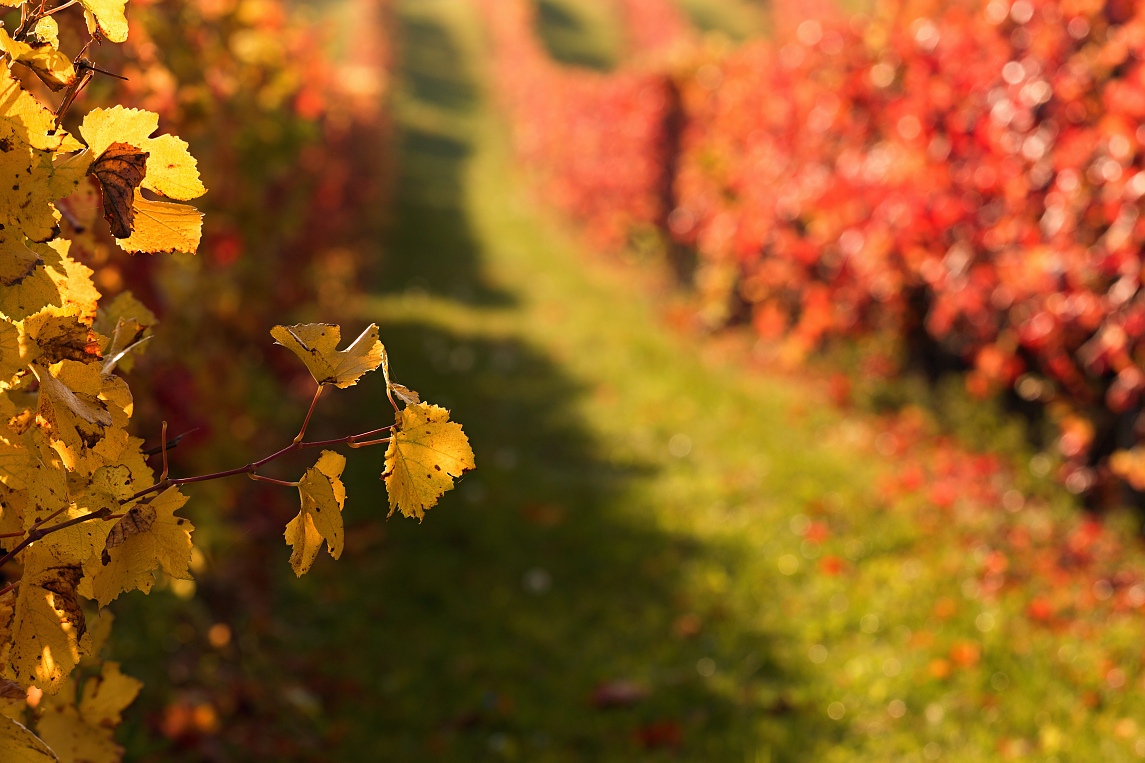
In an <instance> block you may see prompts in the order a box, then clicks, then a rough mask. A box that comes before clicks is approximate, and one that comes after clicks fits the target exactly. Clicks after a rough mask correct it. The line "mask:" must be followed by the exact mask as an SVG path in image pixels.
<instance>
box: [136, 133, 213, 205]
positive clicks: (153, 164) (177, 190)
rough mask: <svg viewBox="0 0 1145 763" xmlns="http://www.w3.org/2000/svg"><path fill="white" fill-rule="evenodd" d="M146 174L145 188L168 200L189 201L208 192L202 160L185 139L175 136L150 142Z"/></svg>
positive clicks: (148, 143)
mask: <svg viewBox="0 0 1145 763" xmlns="http://www.w3.org/2000/svg"><path fill="white" fill-rule="evenodd" d="M146 149H147V151H148V153H149V154H150V156H149V157H148V159H147V177H146V178H145V179H144V181H143V187H144V188H146V189H147V190H149V191H154V192H155V193H158V194H160V195H162V196H166V197H167V198H169V199H179V200H181V201H187V200H189V199H197V198H198V197H200V196H202V195H203V194H204V193H206V192H207V188H206V186H204V185H203V181H202V180H200V179H199V163H198V162H197V161H196V160H195V157H193V156H191V152H190V151H189V150H188V148H187V144H186V142H184V141H183V140H182V139H180V138H177V137H175V136H174V135H160V136H159V137H158V138H152V139H151V140H149V141H148V142H147V146H146Z"/></svg>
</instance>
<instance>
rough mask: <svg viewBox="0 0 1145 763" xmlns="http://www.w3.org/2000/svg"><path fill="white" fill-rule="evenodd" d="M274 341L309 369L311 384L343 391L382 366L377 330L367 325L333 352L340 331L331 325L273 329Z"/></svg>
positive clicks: (340, 336) (305, 325) (336, 345)
mask: <svg viewBox="0 0 1145 763" xmlns="http://www.w3.org/2000/svg"><path fill="white" fill-rule="evenodd" d="M270 335H271V336H272V337H274V340H275V341H276V342H277V343H278V344H280V345H282V346H283V347H285V348H286V349H288V350H290V351H291V352H293V353H294V354H295V355H297V356H298V357H299V358H301V359H302V362H303V363H305V364H306V367H307V368H308V369H310V374H311V376H313V377H314V381H316V382H318V383H319V384H333V385H334V386H336V387H338V388H340V389H345V388H346V387H350V386H353V385H355V384H357V383H358V379H360V378H361V377H362V375H363V374H365V373H367V372H369V371H373V370H374V369H375V368H377V367H378V366H379V365H381V363H382V358H383V357H384V355H385V348H384V347H382V343H381V342H380V341H379V340H378V326H377V324H374V323H371V324H370V325H369V326H367V327H366V330H365V331H363V332H362V333H361V334H360V335H359V336H358V338H357V339H355V340H354V341H353V342H352V343H351V344H350V346H349V347H347V348H346V349H344V350H339V349H337V347H338V343H339V342H340V341H342V329H341V328H340V327H339V326H335V325H334V324H332V323H301V324H298V325H296V326H275V327H274V328H273V329H271V331H270Z"/></svg>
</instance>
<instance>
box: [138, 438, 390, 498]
mask: <svg viewBox="0 0 1145 763" xmlns="http://www.w3.org/2000/svg"><path fill="white" fill-rule="evenodd" d="M392 428H393V427H382V428H380V429H371V430H369V431H367V432H359V433H357V434H350V435H346V436H345V437H337V438H335V439H333V440H319V441H314V442H292V443H290V444H289V445H287V446H286V447H285V448H282V449H281V450H276V451H275V452H274V453H271V454H270V455H269V456H266V457H265V458H260V459H259V460H258V461H252V462H250V463H249V464H247V465H246V466H237V467H235V468H234V469H226V470H224V471H221V472H211V473H210V474H200V475H198V476H195V477H174V478H172V477H168V478H166V479H161V480H160V481H159V482H156V483H155V484H154V485H152V486H151V487H147V488H144V489H143V490H140V491H139V492H137V493H136V494H135V495H132V496H131V497H129V498H124V499H123V500H122V501H120V502H119V503H120V505H121V506H122V505H126V504H129V503H131V502H132V501H134V500H137V499H139V498H142V497H144V496H146V495H150V494H151V493H154V492H157V491H159V490H163V489H165V488H169V487H172V486H177V485H189V484H191V483H194V482H209V481H210V480H218V479H223V478H224V477H235V476H238V475H240V474H246V475H247V476H250V477H252V478H253V479H260V478H261V479H262V480H263V481H265V482H271V481H273V480H271V479H270V478H269V477H267V478H263V476H262V475H261V474H258V471H257V470H258V468H259V467H260V466H264V465H265V464H269V463H270V462H271V461H275V460H277V459H279V458H282V457H283V456H285V455H286V454H287V453H292V452H294V451H296V450H301V449H303V448H319V447H327V446H331V445H348V446H350V447H351V448H364V447H367V446H369V445H378V444H379V443H382V442H388V441H389V440H388V438H387V439H383V440H371V441H369V442H359V441H360V440H363V439H364V438H366V437H372V436H374V435H376V434H380V433H381V432H386V431H389V430H390V429H392ZM285 484H287V485H290V486H295V485H297V483H293V482H288V483H285Z"/></svg>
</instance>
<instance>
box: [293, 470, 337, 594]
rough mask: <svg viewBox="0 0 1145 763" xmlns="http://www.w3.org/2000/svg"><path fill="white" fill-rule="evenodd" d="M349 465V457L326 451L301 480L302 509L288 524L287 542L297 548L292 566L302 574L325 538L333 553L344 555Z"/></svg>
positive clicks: (331, 554)
mask: <svg viewBox="0 0 1145 763" xmlns="http://www.w3.org/2000/svg"><path fill="white" fill-rule="evenodd" d="M345 467H346V458H345V456H342V455H340V454H338V453H335V452H334V451H332V450H324V451H322V455H321V456H319V458H318V463H316V464H315V465H314V466H312V467H310V468H309V469H307V470H306V474H304V475H303V476H302V479H301V481H299V483H298V492H299V495H300V496H301V498H302V509H301V511H299V513H298V516H296V517H295V518H294V519H292V520H290V523H289V524H288V525H287V526H286V542H287V544H288V545H290V546H292V547H293V548H294V551H293V553H292V554H291V555H290V566H291V567H292V568H293V569H294V574H296V575H298V576H299V577H302V575H303V574H305V573H306V572H307V571H308V570H309V569H310V566H311V565H312V564H314V559H315V558H316V557H317V556H318V552H319V551H320V550H321V549H322V541H323V540H325V541H326V547H327V548H328V549H329V550H330V556H332V557H334V558H335V559H337V558H338V557H340V556H341V555H342V545H343V541H344V536H343V528H342V507H343V506H344V505H345V503H346V488H345V486H344V485H343V484H342V480H341V479H340V478H341V476H342V470H343V469H344V468H345Z"/></svg>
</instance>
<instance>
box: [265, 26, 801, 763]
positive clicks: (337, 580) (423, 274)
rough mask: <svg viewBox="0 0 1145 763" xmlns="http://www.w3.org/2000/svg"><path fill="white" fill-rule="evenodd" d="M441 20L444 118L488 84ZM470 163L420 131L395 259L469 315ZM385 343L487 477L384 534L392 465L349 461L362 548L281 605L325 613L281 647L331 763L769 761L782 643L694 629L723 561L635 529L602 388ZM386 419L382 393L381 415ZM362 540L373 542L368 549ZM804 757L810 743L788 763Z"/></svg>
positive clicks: (423, 325)
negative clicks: (385, 468) (696, 596)
mask: <svg viewBox="0 0 1145 763" xmlns="http://www.w3.org/2000/svg"><path fill="white" fill-rule="evenodd" d="M411 5H412V4H411ZM431 19H432V17H427V16H426V15H423V14H419V15H418V17H417V18H416V20H411V19H410V18H409V17H408V16H406V17H404V25H403V27H402V30H401V33H402V34H403V36H404V37H405V39H406V41H407V45H406V48H405V49H406V50H407V51H414V50H416V47H415V46H414V47H411V45H413V44H412V43H411V42H410V41H411V40H413V39H417V38H421V39H433V40H434V41H435V45H437V46H438V47H437V48H436V51H435V54H434V56H433V61H434V65H435V66H439V67H446V68H447V71H448V74H446V73H445V72H443V71H440V70H439V71H436V72H434V74H433V75H432V76H430V75H429V74H427V73H426V72H425V71H423V70H422V69H421V67H422V66H423V64H424V63H425V61H426V60H427V59H426V58H425V57H424V56H422V55H421V54H420V53H413V54H412V55H408V56H407V58H406V59H405V66H406V68H405V69H404V70H403V76H405V77H407V78H411V79H413V80H416V81H417V82H418V84H417V85H416V86H415V87H412V88H411V91H413V92H415V93H416V94H417V95H418V97H419V98H424V99H426V100H427V101H428V102H430V103H431V104H433V105H434V106H437V107H439V108H440V107H442V106H444V105H446V100H445V99H443V98H439V97H438V96H437V93H436V92H435V91H434V90H433V88H431V87H430V86H429V83H430V82H433V81H437V82H449V83H450V85H449V87H448V88H447V89H446V90H447V91H448V92H449V93H457V92H460V91H462V90H469V89H470V88H473V87H474V86H473V85H472V84H470V85H466V86H465V87H461V86H459V84H458V83H459V81H461V78H462V77H463V76H464V73H465V72H466V71H467V63H466V62H465V61H464V60H463V59H462V58H461V56H460V55H459V54H458V56H457V59H456V60H454V61H449V60H447V58H446V56H445V55H444V52H445V51H458V49H457V47H456V46H455V45H453V44H452V43H451V42H448V32H447V30H446V28H445V27H439V28H437V29H434V28H433V27H432V26H431ZM411 30H412V32H411ZM458 53H459V51H458ZM453 103H459V102H458V101H453ZM459 105H460V104H459ZM464 108H465V109H466V110H468V109H469V108H470V105H469V103H468V102H467V103H465V104H464ZM470 153H471V147H470V146H469V145H467V144H465V143H464V142H461V141H458V140H457V139H447V138H444V137H442V136H440V135H438V136H435V135H433V134H431V133H428V132H416V131H410V132H407V133H406V136H405V141H404V144H403V155H402V161H403V162H404V167H403V171H402V177H403V180H404V182H403V184H402V186H401V187H402V189H403V191H404V190H408V189H417V192H415V193H409V194H407V195H406V197H405V198H404V199H403V201H402V204H401V211H400V214H399V215H398V216H397V218H396V219H397V226H396V229H395V230H394V231H393V235H392V236H391V238H390V241H389V242H388V244H389V245H388V249H387V255H386V256H387V258H388V259H390V260H391V261H394V262H401V263H404V265H402V268H403V274H408V277H409V278H410V279H411V280H412V281H413V282H414V283H415V284H417V285H418V286H419V287H421V288H426V286H425V284H429V285H430V286H429V287H428V288H432V284H434V283H435V282H438V281H440V280H442V279H453V282H454V283H455V288H456V289H459V290H460V291H461V294H462V299H463V300H464V299H465V295H482V294H493V293H494V292H493V291H492V290H490V289H488V288H487V287H485V286H484V285H482V284H481V282H480V280H479V278H478V277H477V276H478V270H477V268H476V267H475V265H476V264H477V263H479V262H480V260H481V258H482V256H483V252H482V243H481V242H478V241H476V240H474V237H473V234H472V232H471V226H470V224H469V221H468V220H467V219H466V214H465V207H464V203H463V197H462V193H463V191H462V189H464V187H465V183H466V178H465V176H464V175H465V165H466V161H467V159H468V157H469V156H470ZM427 242H432V243H427ZM495 243H496V242H494V243H493V244H492V245H495ZM431 248H432V249H434V251H432V252H429V251H427V250H428V249H431ZM462 275H464V276H466V277H468V278H469V279H471V280H470V281H468V282H467V281H464V280H460V279H461V277H462ZM415 279H423V280H420V281H419V280H415ZM478 301H479V300H478ZM426 306H427V307H426V309H427V311H431V310H432V309H433V308H432V305H431V303H430V302H428V301H427V302H426ZM526 319H527V316H526V315H524V314H522V315H521V320H526ZM383 335H384V336H385V337H386V341H387V348H388V350H389V353H390V358H391V364H392V367H393V368H394V369H395V371H396V369H401V371H400V374H401V378H402V379H403V380H404V381H406V382H408V383H410V384H413V385H414V386H416V387H417V388H418V389H419V390H420V391H421V392H422V393H423V395H424V396H425V397H426V398H427V399H430V400H434V401H438V402H441V403H443V404H446V405H448V407H450V408H451V409H452V412H453V416H454V418H455V419H456V420H458V421H461V422H463V423H464V425H465V427H466V431H467V432H468V434H469V437H470V440H471V442H472V443H473V446H474V450H475V452H476V457H477V464H478V471H477V472H475V473H474V474H471V475H468V476H467V477H466V478H465V479H464V480H463V481H462V482H461V483H460V484H459V486H458V489H457V490H456V492H454V493H450V494H447V495H446V497H445V498H444V499H443V501H442V503H441V505H440V506H438V507H436V508H434V509H433V510H432V511H431V512H430V513H429V515H428V517H427V519H426V521H425V522H424V523H423V524H421V525H418V524H415V523H412V522H409V521H400V520H394V521H391V522H389V523H387V524H385V525H384V527H383V529H382V530H381V531H380V533H379V531H378V528H379V525H378V523H377V522H376V520H374V519H362V517H363V516H364V515H371V514H372V515H376V514H377V513H378V512H379V511H380V509H381V507H371V508H370V509H369V510H368V511H362V510H361V509H357V508H355V503H354V498H353V497H354V496H355V495H358V496H362V495H366V494H368V491H370V490H371V486H375V487H374V488H373V489H374V490H375V491H376V484H377V472H376V469H374V468H371V466H370V465H367V464H366V463H365V462H364V461H363V460H361V459H358V460H353V459H352V460H351V467H350V469H351V471H350V472H349V473H348V476H347V484H348V492H349V495H350V496H351V498H350V501H349V503H348V506H349V508H348V509H347V515H348V517H349V519H350V521H351V522H356V523H358V526H351V527H350V528H349V529H348V530H347V538H348V539H349V543H350V544H351V549H350V550H349V551H348V552H347V554H346V556H345V557H344V558H343V559H342V560H341V562H340V564H338V565H323V566H322V567H321V568H320V569H318V570H316V572H315V574H313V575H312V576H311V577H310V578H308V579H306V580H304V581H303V583H302V584H300V585H299V586H298V587H297V588H292V589H291V590H290V591H289V592H284V595H285V596H287V597H288V598H289V599H290V600H291V603H290V604H289V605H286V606H284V609H285V610H287V611H295V610H298V611H306V612H307V614H308V617H307V619H306V621H305V624H298V625H296V626H295V627H294V629H293V633H292V642H291V643H284V644H283V645H282V647H283V648H293V649H294V650H295V653H296V654H310V655H313V656H314V659H313V660H307V661H306V664H305V666H304V672H305V674H310V675H321V676H323V680H322V681H321V682H320V684H321V685H327V686H336V687H339V689H338V691H337V692H336V693H335V694H334V695H332V696H328V697H325V698H324V702H329V703H331V706H330V707H329V709H328V713H329V714H328V717H329V718H331V719H338V720H337V722H338V723H340V724H346V725H344V726H343V727H341V734H343V736H342V738H341V739H340V742H339V744H338V751H337V754H336V755H334V757H336V758H337V759H339V760H345V761H358V760H360V761H374V760H457V761H474V760H482V759H498V758H504V759H514V758H521V759H525V760H550V759H551V760H594V761H595V760H631V759H633V756H637V757H639V756H651V757H652V758H655V757H656V756H657V755H659V754H664V755H668V756H673V755H678V754H679V753H681V752H683V753H685V754H686V755H687V757H689V758H691V759H705V760H717V759H719V760H730V759H741V758H742V757H743V755H744V754H745V753H747V752H751V751H753V750H754V749H756V748H755V745H756V743H757V741H758V739H757V736H756V735H757V733H758V730H759V723H758V718H757V715H760V714H763V715H766V714H768V713H771V714H772V715H773V716H775V717H780V716H783V715H785V714H787V713H789V712H791V710H790V708H789V706H788V705H787V704H786V703H785V701H784V700H783V699H782V697H781V696H780V698H779V699H776V696H778V695H777V694H776V692H774V691H770V692H769V691H766V690H765V687H768V686H772V687H773V686H775V685H785V684H787V683H788V681H789V679H788V678H786V677H784V676H783V674H782V672H781V671H780V669H779V667H778V666H777V664H776V662H775V660H774V659H773V658H772V656H771V655H770V654H769V651H768V650H769V646H768V642H767V639H766V637H764V636H761V635H760V634H758V633H752V632H750V631H748V630H745V629H743V628H742V624H741V625H740V626H737V627H738V629H730V630H731V631H732V632H729V633H724V634H723V635H717V633H718V632H719V629H715V630H713V632H712V633H707V634H704V633H699V634H697V633H694V632H692V631H691V629H690V628H691V626H690V624H689V621H688V620H687V615H688V613H689V612H690V611H691V610H690V609H689V607H691V606H692V605H693V604H694V602H690V601H689V597H688V594H687V593H686V592H685V591H684V586H683V583H682V581H681V580H680V578H679V572H680V570H681V569H683V568H685V567H687V566H688V565H689V563H690V561H691V560H693V559H694V558H695V557H697V556H698V555H700V554H710V553H713V550H712V549H706V548H702V547H700V546H699V544H697V543H695V542H694V541H692V540H691V539H689V538H686V537H678V536H672V535H668V534H666V533H663V532H661V531H659V530H657V529H656V528H654V527H648V526H646V525H645V523H644V522H642V521H640V520H638V519H636V518H635V517H636V516H637V515H638V514H639V512H637V511H632V510H631V508H632V505H633V504H634V503H635V504H638V503H639V501H640V500H641V498H640V494H639V490H640V483H641V481H643V480H646V479H651V478H653V477H654V476H655V473H654V469H653V467H652V466H651V465H649V464H644V463H633V462H624V461H622V460H617V459H613V458H611V457H610V455H609V453H608V452H607V449H606V447H605V444H604V443H601V442H598V441H596V440H595V439H594V438H593V436H592V435H591V434H590V433H589V432H587V431H586V430H585V429H584V427H583V425H582V424H581V422H580V421H579V420H578V416H577V410H578V405H579V402H580V400H581V399H582V398H583V396H584V395H585V393H586V390H584V389H582V388H581V387H579V386H578V385H577V384H576V383H574V382H573V381H571V380H570V379H568V378H567V377H566V376H565V375H564V374H563V373H562V371H561V369H560V368H559V367H558V366H557V365H555V364H554V363H553V362H552V361H550V360H549V359H548V358H547V357H545V356H544V355H543V354H541V353H539V352H537V351H535V350H534V349H532V348H531V347H529V346H527V345H525V344H523V343H522V342H520V341H519V340H518V339H516V338H515V337H514V336H512V334H509V335H505V336H489V335H483V334H481V333H480V329H477V330H475V331H474V332H473V333H451V332H449V331H447V330H444V329H442V328H441V327H439V326H436V325H433V324H432V323H430V322H421V321H416V320H415V321H411V322H392V321H391V322H389V323H386V324H384V325H383ZM385 406H386V403H385V401H384V399H382V398H381V397H380V395H379V396H378V397H377V398H376V399H374V400H372V401H371V402H369V403H367V407H368V408H371V409H376V408H384V407H385ZM375 494H376V493H375ZM357 505H359V506H360V505H361V504H357ZM645 521H646V520H645ZM355 533H358V534H360V535H361V536H362V537H366V538H369V537H370V536H371V534H374V535H375V537H376V538H377V541H376V543H375V544H373V545H366V546H363V547H358V548H356V549H355V548H353V543H354V541H353V538H354V537H355ZM716 553H718V552H716ZM296 595H297V598H295V597H296ZM705 659H707V660H711V661H712V664H718V665H721V666H730V667H728V668H727V674H726V675H729V676H730V677H731V680H732V681H734V682H735V683H736V690H737V691H740V692H743V693H745V696H744V697H742V698H736V699H733V698H732V696H733V695H734V693H735V692H728V691H727V690H726V688H725V689H717V682H715V681H713V680H711V679H708V678H705V677H704V676H703V675H701V673H704V672H706V668H705V663H704V662H703V661H704V660H705ZM698 664H699V669H697V665H698ZM626 685H632V686H639V687H642V689H645V690H647V691H648V696H647V697H646V698H643V699H641V700H640V701H638V702H634V703H631V704H629V703H628V702H626V701H623V697H616V698H614V699H615V700H617V702H616V704H617V705H619V706H617V707H611V708H605V707H602V705H606V704H610V702H612V700H610V699H609V698H608V697H607V696H606V694H607V693H605V694H601V693H600V692H601V689H602V687H605V688H608V689H610V690H611V691H613V692H614V693H619V694H620V695H623V693H624V691H625V689H624V687H625V686H626ZM594 693H595V701H594ZM779 694H780V695H781V694H782V692H780V693H779ZM801 725H803V727H804V728H805V729H809V728H811V727H813V726H814V725H815V724H814V722H811V723H807V722H806V720H804V721H802V722H801ZM802 748H803V742H801V741H794V740H793V743H792V746H791V751H792V755H795V752H796V751H797V750H799V749H802ZM777 752H779V753H781V754H780V755H778V758H777V759H783V757H784V756H783V755H782V750H777ZM711 755H714V756H715V757H710V756H711ZM792 759H795V758H794V757H793V758H792Z"/></svg>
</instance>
